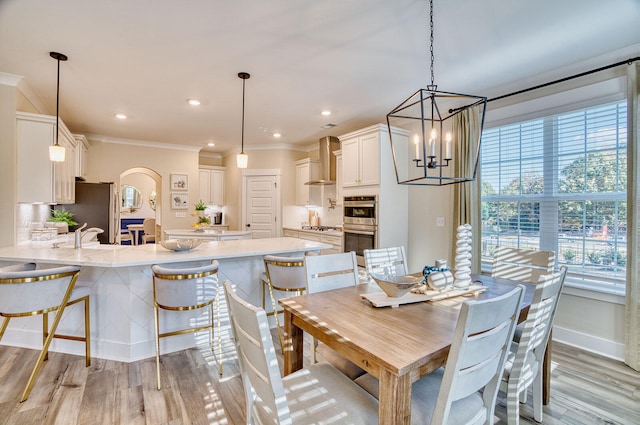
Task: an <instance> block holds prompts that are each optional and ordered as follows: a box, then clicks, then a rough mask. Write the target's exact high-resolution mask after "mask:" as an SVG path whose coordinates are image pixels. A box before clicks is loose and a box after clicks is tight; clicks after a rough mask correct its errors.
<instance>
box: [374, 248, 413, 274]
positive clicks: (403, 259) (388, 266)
mask: <svg viewBox="0 0 640 425" xmlns="http://www.w3.org/2000/svg"><path fill="white" fill-rule="evenodd" d="M363 254H364V265H365V268H366V269H367V272H368V273H369V274H371V273H382V274H387V275H391V276H405V275H407V274H409V271H408V267H407V255H406V254H405V250H404V246H394V247H391V248H377V249H365V250H364V251H363Z"/></svg>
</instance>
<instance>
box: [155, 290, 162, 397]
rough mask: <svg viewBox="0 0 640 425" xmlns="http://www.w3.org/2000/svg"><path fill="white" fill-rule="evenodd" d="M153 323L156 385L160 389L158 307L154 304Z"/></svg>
mask: <svg viewBox="0 0 640 425" xmlns="http://www.w3.org/2000/svg"><path fill="white" fill-rule="evenodd" d="M153 312H154V316H153V317H154V322H155V328H156V385H157V388H158V389H160V388H161V386H160V330H159V327H158V306H157V305H156V304H155V302H154V306H153Z"/></svg>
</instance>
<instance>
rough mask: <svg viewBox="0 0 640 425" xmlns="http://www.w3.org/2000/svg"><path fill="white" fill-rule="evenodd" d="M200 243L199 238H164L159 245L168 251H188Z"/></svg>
mask: <svg viewBox="0 0 640 425" xmlns="http://www.w3.org/2000/svg"><path fill="white" fill-rule="evenodd" d="M201 243H202V240H200V239H166V240H163V241H160V245H162V247H163V248H166V249H168V250H170V251H188V250H190V249H192V248H195V247H197V246H198V245H200V244H201Z"/></svg>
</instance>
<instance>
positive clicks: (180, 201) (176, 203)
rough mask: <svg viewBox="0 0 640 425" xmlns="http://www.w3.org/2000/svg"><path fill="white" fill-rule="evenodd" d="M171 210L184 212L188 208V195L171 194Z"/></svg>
mask: <svg viewBox="0 0 640 425" xmlns="http://www.w3.org/2000/svg"><path fill="white" fill-rule="evenodd" d="M171 208H173V209H174V210H186V209H188V208H189V194H187V193H180V192H171Z"/></svg>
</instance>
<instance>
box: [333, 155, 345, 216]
mask: <svg viewBox="0 0 640 425" xmlns="http://www.w3.org/2000/svg"><path fill="white" fill-rule="evenodd" d="M333 154H334V155H335V156H336V204H337V205H342V203H343V201H344V197H343V195H342V180H343V178H342V150H338V151H333Z"/></svg>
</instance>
